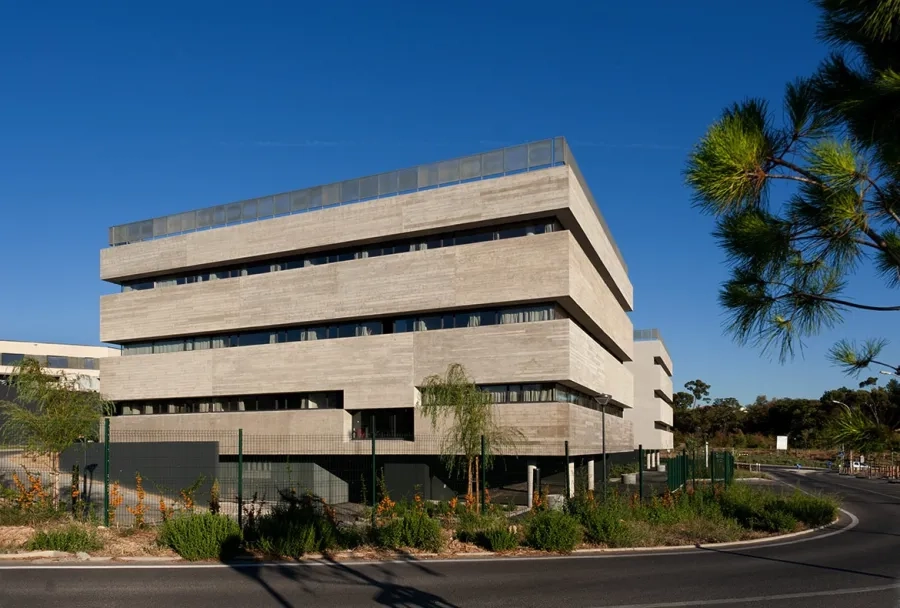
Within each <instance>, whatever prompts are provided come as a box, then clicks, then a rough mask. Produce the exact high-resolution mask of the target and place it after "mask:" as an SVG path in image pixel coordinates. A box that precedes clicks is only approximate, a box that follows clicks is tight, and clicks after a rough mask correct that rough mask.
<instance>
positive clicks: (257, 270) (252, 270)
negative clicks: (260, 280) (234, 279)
mask: <svg viewBox="0 0 900 608" xmlns="http://www.w3.org/2000/svg"><path fill="white" fill-rule="evenodd" d="M271 270H272V267H271V265H270V264H262V265H260V266H248V267H247V275H248V276H250V275H254V274H263V273H265V272H269V271H271Z"/></svg>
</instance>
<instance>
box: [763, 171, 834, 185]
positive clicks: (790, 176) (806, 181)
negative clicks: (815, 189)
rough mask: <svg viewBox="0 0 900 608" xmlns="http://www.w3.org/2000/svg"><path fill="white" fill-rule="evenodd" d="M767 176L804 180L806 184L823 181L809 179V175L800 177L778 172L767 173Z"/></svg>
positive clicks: (770, 177)
mask: <svg viewBox="0 0 900 608" xmlns="http://www.w3.org/2000/svg"><path fill="white" fill-rule="evenodd" d="M765 177H766V178H767V179H787V180H790V181H794V182H803V183H804V184H815V185H819V184H821V183H822V182H820V181H816V180H813V179H809V178H807V177H800V176H798V175H779V174H778V173H766V174H765Z"/></svg>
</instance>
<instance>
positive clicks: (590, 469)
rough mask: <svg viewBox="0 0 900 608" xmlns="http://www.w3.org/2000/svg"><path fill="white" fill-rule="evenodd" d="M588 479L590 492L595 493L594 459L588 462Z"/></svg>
mask: <svg viewBox="0 0 900 608" xmlns="http://www.w3.org/2000/svg"><path fill="white" fill-rule="evenodd" d="M587 478H588V479H587V486H588V490H590V491H592V492H593V490H594V460H593V459H591V460H588V461H587Z"/></svg>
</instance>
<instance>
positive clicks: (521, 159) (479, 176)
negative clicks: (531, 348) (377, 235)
mask: <svg viewBox="0 0 900 608" xmlns="http://www.w3.org/2000/svg"><path fill="white" fill-rule="evenodd" d="M559 165H568V166H569V167H570V168H571V169H572V172H573V173H574V174H575V176H576V178H577V179H578V180H579V182H580V184H581V187H582V189H583V190H584V191H585V193H586V195H587V197H588V199H589V200H590V202H591V206H592V207H593V209H594V212H595V213H596V214H597V217H598V219H599V220H600V223H601V225H602V227H603V230H604V232H605V233H606V236H607V238H608V239H609V241H610V243H612V245H613V248H614V249H615V252H616V255H617V256H618V258H619V261H620V262H621V263H622V265H623V266H624V265H625V261H624V259H623V257H622V254H621V252H620V251H619V249H618V247H617V246H616V244H615V241H614V240H613V238H612V234H611V232H610V230H609V227H608V226H607V224H606V221H605V220H604V218H603V214H602V213H601V212H600V210H599V208H598V207H597V203H596V201H595V200H594V198H593V195H592V194H591V192H590V189H589V188H588V187H587V182H585V180H584V177H583V176H582V174H581V170H580V169H579V168H578V164H577V163H576V162H575V157H574V156H573V155H572V151H571V149H570V148H569V145H568V143H567V142H566V140H565V138H563V137H554V138H552V139H544V140H540V141H535V142H531V143H527V144H521V145H518V146H511V147H507V148H500V149H498V150H491V151H489V152H483V153H481V154H473V155H471V156H464V157H462V158H456V159H452V160H446V161H440V162H436V163H429V164H425V165H418V166H416V167H411V168H408V169H401V170H398V171H389V172H387V173H381V174H378V175H370V176H367V177H361V178H357V179H349V180H345V181H341V182H335V183H332V184H326V185H323V186H314V187H311V188H304V189H302V190H293V191H290V192H283V193H281V194H275V195H270V196H263V197H260V198H253V199H248V200H245V201H240V202H235V203H228V204H225V205H215V206H212V207H206V208H203V209H197V210H194V211H187V212H184V213H176V214H172V215H165V216H162V217H157V218H154V219H149V220H143V221H139V222H132V223H130V224H122V225H118V226H113V227H111V228H110V229H109V244H110V246H112V247H115V246H119V245H127V244H129V243H137V242H140V241H148V240H154V239H159V238H165V237H169V236H175V235H179V234H185V233H190V232H196V231H198V230H209V229H212V228H220V227H223V226H231V225H234V224H242V223H247V222H256V221H259V220H265V219H270V218H274V217H281V216H284V215H291V214H295V213H306V212H309V211H316V210H319V209H326V208H328V207H335V206H339V205H350V204H354V203H361V202H365V201H370V200H375V199H379V198H386V197H391V196H397V195H400V194H407V193H411V192H418V191H421V190H430V189H433V188H443V187H446V186H454V185H457V184H464V183H467V182H471V181H479V180H485V179H493V178H497V177H503V176H506V175H514V174H516V173H523V172H527V171H536V170H540V169H546V168H549V167H555V166H559Z"/></svg>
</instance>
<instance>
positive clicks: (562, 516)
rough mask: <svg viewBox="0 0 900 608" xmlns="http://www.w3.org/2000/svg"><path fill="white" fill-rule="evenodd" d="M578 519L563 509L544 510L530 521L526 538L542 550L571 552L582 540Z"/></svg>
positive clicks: (531, 544) (530, 543)
mask: <svg viewBox="0 0 900 608" xmlns="http://www.w3.org/2000/svg"><path fill="white" fill-rule="evenodd" d="M581 538H582V530H581V524H579V523H578V520H577V519H576V518H575V517H573V516H571V515H569V514H568V513H564V512H562V511H542V512H540V513H537V514H536V515H535V516H534V517H532V518H531V521H530V522H528V531H527V533H526V537H525V540H526V541H527V543H528V544H529V545H530V546H532V547H534V548H535V549H539V550H541V551H558V552H561V553H569V552H571V551H572V550H573V549H574V548H575V547H577V546H578V544H579V543H580V542H581Z"/></svg>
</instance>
